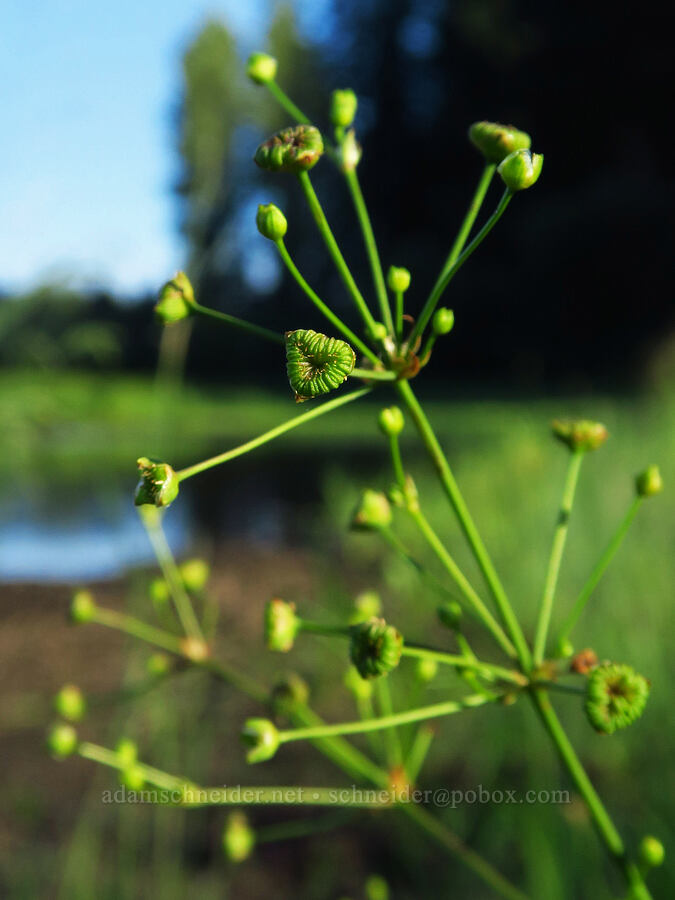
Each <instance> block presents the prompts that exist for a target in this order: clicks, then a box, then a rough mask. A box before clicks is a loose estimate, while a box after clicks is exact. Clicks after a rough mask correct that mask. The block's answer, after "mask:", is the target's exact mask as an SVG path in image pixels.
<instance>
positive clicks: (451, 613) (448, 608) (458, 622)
mask: <svg viewBox="0 0 675 900" xmlns="http://www.w3.org/2000/svg"><path fill="white" fill-rule="evenodd" d="M436 615H437V616H438V619H439V621H440V622H441V624H443V625H445V627H446V628H449V629H450V630H451V631H459V630H460V629H461V627H462V607H461V606H460V605H459V603H457V602H455V601H454V600H448V601H447V602H446V603H442V604H441V605H440V606H439V607H438V608H437V609H436Z"/></svg>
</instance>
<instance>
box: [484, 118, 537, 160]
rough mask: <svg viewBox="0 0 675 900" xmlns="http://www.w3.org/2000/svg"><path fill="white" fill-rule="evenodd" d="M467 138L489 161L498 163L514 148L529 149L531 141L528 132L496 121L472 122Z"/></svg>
mask: <svg viewBox="0 0 675 900" xmlns="http://www.w3.org/2000/svg"><path fill="white" fill-rule="evenodd" d="M469 140H470V141H471V143H472V144H473V145H474V146H475V147H477V148H478V150H480V152H481V153H482V154H483V156H484V157H485V160H486V162H489V163H500V162H501V161H502V160H503V159H505V158H506V157H507V156H508V155H509V154H510V153H513V152H514V150H529V149H530V144H531V143H532V141H531V139H530V136H529V134H526V133H525V132H524V131H519V130H518V129H517V128H516V127H515V126H513V125H500V124H499V123H498V122H474V123H473V125H472V126H471V127H470V128H469Z"/></svg>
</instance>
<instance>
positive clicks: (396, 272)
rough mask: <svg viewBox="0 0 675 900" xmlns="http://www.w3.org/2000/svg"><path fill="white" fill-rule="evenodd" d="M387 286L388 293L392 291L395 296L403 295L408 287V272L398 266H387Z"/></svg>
mask: <svg viewBox="0 0 675 900" xmlns="http://www.w3.org/2000/svg"><path fill="white" fill-rule="evenodd" d="M387 285H388V287H389V290H390V291H394V293H396V294H404V293H405V292H406V291H407V290H408V288H409V287H410V272H409V271H408V270H407V269H403V268H401V267H400V266H389V271H388V272H387Z"/></svg>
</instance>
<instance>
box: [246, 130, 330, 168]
mask: <svg viewBox="0 0 675 900" xmlns="http://www.w3.org/2000/svg"><path fill="white" fill-rule="evenodd" d="M322 154H323V138H322V137H321V132H320V131H319V129H318V128H315V127H314V125H295V126H293V127H292V128H284V129H283V131H279V132H277V133H276V134H274V135H272V137H271V138H268V139H267V140H266V141H264V142H263V143H262V144H261V145H260V146H259V147H258V149H257V150H256V152H255V156H254V157H253V159H254V161H255V163H256V164H257V165H258V166H260V168H261V169H268V170H269V171H270V172H292V173H294V174H296V175H297V174H298V173H299V172H306V171H308V170H309V169H311V168H312V167H313V166H315V165H316V164H317V163H318V161H319V160H320V159H321V155H322Z"/></svg>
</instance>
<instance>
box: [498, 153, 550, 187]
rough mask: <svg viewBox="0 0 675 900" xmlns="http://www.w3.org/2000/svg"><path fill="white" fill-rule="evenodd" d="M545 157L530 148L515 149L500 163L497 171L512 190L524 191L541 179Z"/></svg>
mask: <svg viewBox="0 0 675 900" xmlns="http://www.w3.org/2000/svg"><path fill="white" fill-rule="evenodd" d="M543 165H544V157H543V155H542V154H541V153H532V152H531V151H530V150H515V151H514V152H513V153H510V154H509V155H508V156H507V157H506V159H504V160H502V162H501V163H500V164H499V166H498V168H497V171H498V172H499V175H500V176H501V179H502V181H503V182H504V184H505V185H506V187H507V188H508V189H509V190H510V191H511V192H512V193H515V192H516V191H524V190H526V189H527V188H529V187H532V185H533V184H535V183H536V182H537V181H538V180H539V176H540V175H541V169H542V166H543Z"/></svg>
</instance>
